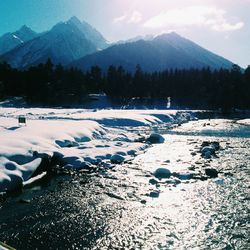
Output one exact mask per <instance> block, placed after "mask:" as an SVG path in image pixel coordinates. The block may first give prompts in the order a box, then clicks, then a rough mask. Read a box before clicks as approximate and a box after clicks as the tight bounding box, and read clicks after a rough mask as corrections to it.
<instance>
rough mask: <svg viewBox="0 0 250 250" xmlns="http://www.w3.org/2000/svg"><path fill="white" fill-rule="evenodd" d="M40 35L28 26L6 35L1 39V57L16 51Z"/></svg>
mask: <svg viewBox="0 0 250 250" xmlns="http://www.w3.org/2000/svg"><path fill="white" fill-rule="evenodd" d="M36 36H38V34H37V33H36V32H35V31H33V30H31V29H30V28H29V27H27V26H26V25H23V26H22V27H21V28H20V29H19V30H17V31H16V32H12V33H10V32H9V33H6V34H4V35H3V36H1V37H0V55H2V54H4V53H6V52H8V51H10V50H12V49H14V48H15V47H17V46H18V45H21V44H24V43H25V42H28V41H29V40H31V39H33V38H35V37H36Z"/></svg>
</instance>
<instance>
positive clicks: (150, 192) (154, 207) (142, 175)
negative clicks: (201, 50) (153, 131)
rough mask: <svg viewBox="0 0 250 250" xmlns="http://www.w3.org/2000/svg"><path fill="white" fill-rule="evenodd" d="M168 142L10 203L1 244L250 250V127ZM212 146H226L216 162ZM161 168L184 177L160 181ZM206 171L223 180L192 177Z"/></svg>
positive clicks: (226, 127) (0, 223)
mask: <svg viewBox="0 0 250 250" xmlns="http://www.w3.org/2000/svg"><path fill="white" fill-rule="evenodd" d="M204 124H205V125H204ZM165 132H166V131H165ZM164 137H165V143H163V144H158V145H154V146H153V147H151V148H149V149H148V150H147V151H146V152H145V154H142V155H139V156H137V157H136V158H135V159H134V160H133V161H132V162H129V163H126V164H123V165H117V166H116V167H115V168H114V169H112V170H109V171H107V172H102V173H93V174H88V175H86V174H85V173H81V172H78V173H72V174H71V175H70V176H58V177H56V178H53V181H50V182H48V183H47V185H46V186H43V188H39V187H36V188H33V189H29V190H26V191H24V193H23V194H22V195H21V196H17V197H14V198H13V197H12V198H8V199H7V200H6V201H4V202H2V203H1V205H0V240H1V241H4V242H6V243H8V244H9V245H11V246H13V247H15V248H17V249H197V250H198V249H225V250H229V249H243V250H246V249H250V239H249V235H250V234H249V233H250V224H249V221H250V220H249V219H250V216H249V215H250V213H249V212H250V211H249V210H250V206H249V204H250V196H249V187H250V167H249V165H250V154H249V148H250V130H249V127H248V126H244V125H239V124H237V123H235V122H233V121H230V120H210V121H205V120H203V121H196V122H191V123H188V124H186V125H185V124H184V125H182V126H180V127H178V128H176V129H174V130H173V131H170V132H169V131H168V132H167V133H166V134H165V135H164ZM205 141H206V142H212V141H213V142H214V141H216V142H218V143H219V145H220V149H219V150H218V151H217V152H216V155H213V156H212V157H211V158H210V159H204V158H202V157H201V154H200V148H201V145H202V143H204V142H205ZM157 168H167V169H169V170H170V171H171V172H175V173H178V175H177V177H176V175H175V176H171V177H170V178H167V179H156V178H154V176H153V175H152V174H151V173H152V172H154V171H155V170H156V169H157ZM206 168H214V169H216V170H217V171H218V173H219V174H218V177H216V178H192V177H191V176H194V175H199V176H204V169H206Z"/></svg>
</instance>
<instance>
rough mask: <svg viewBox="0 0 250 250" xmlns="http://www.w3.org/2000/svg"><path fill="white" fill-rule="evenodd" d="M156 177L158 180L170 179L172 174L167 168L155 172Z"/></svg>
mask: <svg viewBox="0 0 250 250" xmlns="http://www.w3.org/2000/svg"><path fill="white" fill-rule="evenodd" d="M154 176H155V177H156V178H158V179H163V178H169V177H170V176H171V172H170V170H169V169H167V168H158V169H156V170H155V172H154Z"/></svg>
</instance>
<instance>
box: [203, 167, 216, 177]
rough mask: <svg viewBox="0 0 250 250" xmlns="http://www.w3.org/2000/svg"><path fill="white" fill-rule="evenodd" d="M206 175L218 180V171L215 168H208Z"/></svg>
mask: <svg viewBox="0 0 250 250" xmlns="http://www.w3.org/2000/svg"><path fill="white" fill-rule="evenodd" d="M205 173H206V175H207V176H209V177H210V178H216V177H218V171H217V170H216V169H214V168H206V169H205Z"/></svg>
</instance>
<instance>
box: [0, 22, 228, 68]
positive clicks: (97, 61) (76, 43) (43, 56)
mask: <svg viewBox="0 0 250 250" xmlns="http://www.w3.org/2000/svg"><path fill="white" fill-rule="evenodd" d="M8 44H9V46H7V45H8ZM0 55H1V56H0V61H7V62H8V63H9V64H10V65H11V66H12V67H15V68H19V69H25V68H28V67H29V66H32V65H37V64H39V63H43V62H45V61H47V59H48V58H50V59H51V60H52V62H53V63H54V64H59V63H60V64H62V65H64V66H67V67H76V68H79V69H81V70H89V69H90V68H91V67H92V66H95V65H97V66H99V67H100V68H102V69H103V70H104V71H106V70H107V69H108V67H109V66H110V65H113V66H123V68H124V69H126V70H128V71H134V70H135V68H136V65H137V64H140V66H141V68H142V69H143V70H145V71H148V72H152V71H162V70H165V69H170V68H172V69H175V68H178V69H182V68H183V69H184V68H185V69H188V68H203V67H210V68H212V69H219V68H231V66H232V64H233V63H232V62H230V61H229V60H227V59H225V58H223V57H221V56H218V55H216V54H214V53H212V52H210V51H208V50H206V49H204V48H202V47H201V46H199V45H198V44H196V43H194V42H192V41H190V40H188V39H186V38H184V37H182V36H180V35H178V34H177V33H175V32H172V33H167V34H162V35H159V36H156V37H154V36H151V35H149V36H145V37H141V36H138V37H135V38H133V39H130V40H127V41H119V42H117V43H115V44H110V43H108V42H107V40H106V39H105V38H104V37H103V35H102V34H101V33H100V32H98V31H97V30H96V29H95V28H93V27H92V26H91V25H89V24H88V23H86V22H84V21H83V22H81V21H80V20H79V19H78V18H76V17H72V18H70V19H69V20H68V21H66V22H60V23H58V24H56V25H55V26H53V27H52V29H51V30H49V31H47V32H43V33H41V34H37V33H35V32H34V31H32V30H31V29H30V28H28V27H27V26H23V27H22V28H21V29H20V30H19V31H17V32H14V33H7V34H5V35H3V36H2V37H0Z"/></svg>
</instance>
